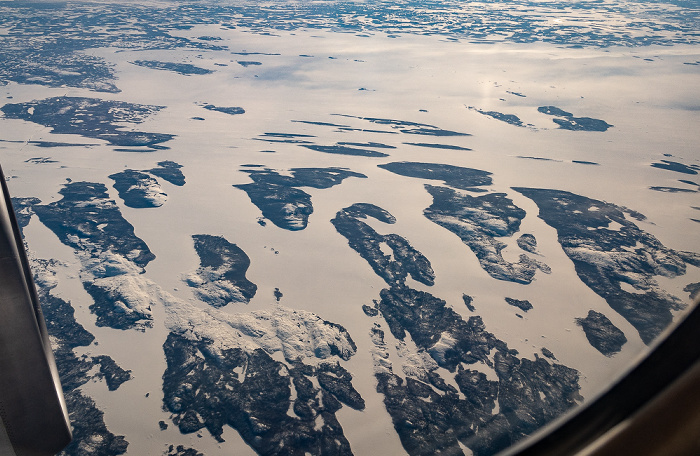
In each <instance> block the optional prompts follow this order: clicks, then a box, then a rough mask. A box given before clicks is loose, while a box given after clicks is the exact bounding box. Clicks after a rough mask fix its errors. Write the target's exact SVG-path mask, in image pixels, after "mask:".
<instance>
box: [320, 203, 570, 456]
mask: <svg viewBox="0 0 700 456" xmlns="http://www.w3.org/2000/svg"><path fill="white" fill-rule="evenodd" d="M366 217H373V218H377V219H378V220H380V221H383V222H385V223H393V222H394V218H393V216H391V214H389V213H388V212H386V211H384V210H383V209H381V208H379V207H377V206H374V205H371V204H355V205H353V206H350V207H347V208H345V209H343V210H342V211H340V212H338V213H337V215H336V218H335V219H333V221H332V223H333V224H334V226H335V227H336V229H337V230H338V232H339V233H340V234H342V235H343V236H344V237H345V238H346V239H347V240H348V244H349V246H350V247H351V248H352V249H353V250H355V251H356V252H357V253H358V254H359V255H360V256H361V257H362V258H364V259H365V260H366V261H367V262H368V263H369V264H370V265H371V267H372V269H373V270H374V271H375V273H376V274H377V275H378V276H379V277H382V278H383V279H384V280H385V281H386V282H387V284H388V285H389V288H385V289H383V290H382V291H381V292H380V300H379V301H374V308H372V307H371V306H367V305H364V306H363V310H364V312H365V314H367V315H370V316H381V318H383V320H384V321H385V323H386V325H387V326H388V328H389V330H390V331H391V334H392V335H393V336H394V337H395V338H396V339H397V340H399V341H400V344H404V343H405V342H404V341H405V340H406V339H407V336H408V335H410V339H411V340H412V341H413V343H415V345H416V348H417V350H419V351H420V352H422V353H426V354H428V355H429V356H430V363H429V362H427V361H426V362H425V363H424V364H421V365H420V366H411V368H410V369H409V370H405V369H401V365H400V364H399V365H397V366H396V368H395V367H394V365H393V362H392V360H391V355H390V353H389V350H388V348H387V343H386V342H385V340H384V338H385V332H384V330H383V329H382V325H380V324H378V323H375V325H374V327H373V328H372V329H371V331H370V336H371V339H372V341H373V343H374V346H375V348H374V349H373V357H374V360H375V377H376V379H377V382H378V385H377V391H378V392H379V393H380V394H382V395H383V396H384V405H385V406H386V409H387V412H388V413H389V415H390V416H391V418H392V421H393V424H394V429H395V430H396V432H397V433H398V434H399V438H400V439H401V443H402V445H403V447H404V449H405V450H406V451H407V452H408V453H409V454H410V455H411V456H418V455H427V454H437V453H440V454H454V455H457V454H463V452H462V449H461V447H460V445H464V446H466V447H468V448H469V449H470V450H471V451H472V452H473V454H475V455H476V456H487V455H493V454H495V453H497V452H498V451H499V450H501V449H504V448H506V447H508V446H510V445H511V444H512V443H513V442H515V441H518V440H520V439H522V438H523V437H524V436H526V435H527V434H529V433H532V432H534V431H535V430H536V429H537V428H539V427H541V426H543V425H544V424H546V423H548V422H549V421H551V420H552V419H554V418H555V417H557V416H559V415H560V414H562V413H563V412H564V411H566V410H568V409H569V408H571V407H573V406H574V405H576V404H577V402H578V401H580V400H581V399H582V398H581V396H580V395H579V389H580V387H579V384H578V382H579V374H578V372H577V371H575V370H574V369H571V368H568V367H566V366H563V365H560V364H550V363H549V362H548V361H547V360H545V359H544V358H540V357H538V356H537V355H536V354H535V360H534V361H532V360H529V359H527V358H518V356H517V354H518V353H517V351H515V350H512V349H509V348H508V347H507V345H506V344H505V342H503V341H501V340H499V339H497V338H496V337H495V336H494V335H493V334H491V333H489V332H487V331H486V329H485V327H484V323H483V321H482V319H481V317H478V316H472V317H470V318H469V319H468V320H464V319H463V318H462V317H461V316H460V315H459V314H458V313H456V312H455V311H454V310H453V309H452V308H451V307H450V306H448V305H447V303H446V302H445V301H443V300H441V299H439V298H437V297H435V296H433V295H431V294H430V293H426V292H423V291H418V290H414V289H412V288H410V287H409V286H407V285H406V284H405V282H406V276H407V275H408V274H409V273H410V272H409V271H411V270H423V271H427V269H426V266H427V265H429V264H430V263H429V262H428V260H427V259H426V258H425V257H424V256H423V255H422V254H421V253H420V252H418V251H416V250H415V249H412V248H411V255H410V256H406V255H403V256H399V255H398V254H397V252H396V250H394V255H393V258H394V260H392V259H391V258H390V257H389V256H388V255H387V256H385V255H383V254H382V250H381V248H380V247H379V245H378V243H380V242H382V241H385V240H386V238H387V236H396V237H397V238H398V239H401V240H402V242H405V243H406V245H410V244H408V241H406V240H405V239H404V238H402V237H400V236H398V235H396V234H390V235H379V234H377V233H376V232H375V231H374V230H373V229H372V228H370V227H369V225H367V224H366V223H364V222H362V221H361V220H362V219H364V218H366ZM411 263H414V264H411ZM431 272H432V270H431ZM414 278H415V276H414ZM463 301H464V303H465V304H466V305H467V306H470V305H471V298H470V297H469V296H467V295H464V296H463ZM397 348H398V347H397ZM491 357H492V358H493V361H492V360H491ZM398 362H401V360H400V359H399V360H397V363H398ZM475 363H482V364H484V365H485V367H486V368H492V369H493V370H494V371H495V375H496V376H497V377H498V380H495V381H494V380H489V379H488V378H487V376H486V374H484V373H483V372H480V371H479V370H476V369H471V368H470V366H471V365H473V364H475ZM439 368H443V369H444V370H439ZM394 369H397V370H398V371H399V374H395V373H394ZM445 371H447V372H449V373H445ZM448 375H449V376H450V377H452V376H454V381H453V382H452V381H451V382H450V383H449V384H448V383H447V382H446V381H445V378H446V376H448ZM452 383H455V384H456V385H457V388H459V390H458V389H457V388H455V387H454V386H452ZM497 401H498V404H499V406H500V407H499V411H498V413H494V411H495V407H496V402H497ZM477 429H478V432H476V430H477Z"/></svg>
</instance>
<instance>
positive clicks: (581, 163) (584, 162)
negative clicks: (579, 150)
mask: <svg viewBox="0 0 700 456" xmlns="http://www.w3.org/2000/svg"><path fill="white" fill-rule="evenodd" d="M571 163H576V164H579V165H600V163H596V162H592V161H585V160H571Z"/></svg>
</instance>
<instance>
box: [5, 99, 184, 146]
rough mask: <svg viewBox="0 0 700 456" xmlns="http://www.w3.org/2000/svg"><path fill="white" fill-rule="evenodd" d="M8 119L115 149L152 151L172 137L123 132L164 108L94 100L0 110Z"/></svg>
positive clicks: (44, 102) (48, 101) (33, 103)
mask: <svg viewBox="0 0 700 456" xmlns="http://www.w3.org/2000/svg"><path fill="white" fill-rule="evenodd" d="M0 109H1V110H2V112H3V113H4V114H5V117H6V118H8V119H21V120H26V121H29V122H34V123H37V124H39V125H44V126H46V127H51V128H52V130H51V132H52V133H65V134H75V135H81V136H85V137H87V138H95V139H101V140H104V141H107V142H108V143H110V144H113V145H115V146H146V147H155V146H156V145H157V144H160V143H163V142H166V141H169V140H171V139H172V138H174V137H175V135H170V134H165V133H145V132H139V131H129V130H125V127H123V126H121V125H120V124H122V123H130V124H139V123H141V122H143V121H144V120H146V118H147V117H148V116H150V115H152V114H155V113H157V112H158V111H160V110H161V109H163V106H149V105H141V104H135V103H126V102H123V101H106V100H100V99H97V98H83V97H53V98H46V99H44V100H34V101H30V102H27V103H8V104H6V105H5V106H3V107H2V108H0Z"/></svg>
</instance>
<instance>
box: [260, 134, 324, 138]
mask: <svg viewBox="0 0 700 456" xmlns="http://www.w3.org/2000/svg"><path fill="white" fill-rule="evenodd" d="M258 136H263V137H271V138H315V137H316V136H314V135H302V134H298V133H263V134H262V135H258Z"/></svg>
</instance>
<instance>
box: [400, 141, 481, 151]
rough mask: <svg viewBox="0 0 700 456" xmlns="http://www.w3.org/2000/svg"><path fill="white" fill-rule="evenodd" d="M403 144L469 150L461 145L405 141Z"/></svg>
mask: <svg viewBox="0 0 700 456" xmlns="http://www.w3.org/2000/svg"><path fill="white" fill-rule="evenodd" d="M404 144H406V145H409V146H417V147H428V148H431V149H446V150H471V149H470V148H468V147H462V146H453V145H451V144H436V143H412V142H405V143H404Z"/></svg>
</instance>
